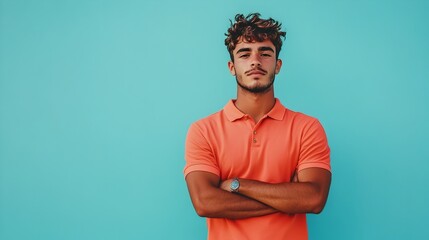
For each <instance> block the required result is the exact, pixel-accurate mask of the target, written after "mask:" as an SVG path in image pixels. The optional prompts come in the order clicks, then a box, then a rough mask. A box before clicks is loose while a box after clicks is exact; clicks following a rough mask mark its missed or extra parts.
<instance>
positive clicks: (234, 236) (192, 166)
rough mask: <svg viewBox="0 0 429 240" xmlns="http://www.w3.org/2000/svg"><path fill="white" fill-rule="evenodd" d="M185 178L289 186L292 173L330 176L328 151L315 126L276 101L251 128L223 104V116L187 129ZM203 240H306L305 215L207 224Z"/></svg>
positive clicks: (231, 103)
mask: <svg viewBox="0 0 429 240" xmlns="http://www.w3.org/2000/svg"><path fill="white" fill-rule="evenodd" d="M185 159H186V166H185V169H184V174H185V177H186V175H187V174H188V173H190V172H193V171H206V172H210V173H214V174H216V175H218V176H219V177H220V178H221V180H225V179H230V178H234V177H238V178H247V179H253V180H258V181H262V182H268V183H280V182H290V181H291V179H292V177H293V176H294V173H295V171H300V170H302V169H306V168H311V167H318V168H323V169H326V170H329V171H330V170H331V167H330V149H329V146H328V142H327V139H326V134H325V132H324V130H323V127H322V125H321V124H320V123H319V121H318V120H317V119H315V118H313V117H310V116H307V115H304V114H302V113H298V112H294V111H291V110H289V109H287V108H285V107H284V106H283V105H282V104H281V103H280V101H279V100H278V99H276V103H275V105H274V107H273V108H272V109H271V111H270V112H269V113H268V114H266V115H265V116H264V117H263V118H261V120H260V121H259V122H258V123H257V124H256V123H255V122H254V121H253V119H252V118H251V117H250V116H248V115H246V114H244V113H242V112H241V111H240V110H238V109H237V108H236V107H235V105H234V100H231V101H229V102H228V104H227V105H226V106H225V107H224V109H223V110H221V111H219V112H217V113H215V114H212V115H210V116H208V117H206V118H204V119H201V120H199V121H197V122H195V123H193V124H192V125H191V127H190V128H189V131H188V136H187V139H186V150H185ZM207 226H208V239H209V240H230V239H231V240H241V239H246V240H247V239H248V240H251V239H258V240H260V239H270V240H277V239H279V240H280V239H282V240H284V239H294V240H299V239H307V238H308V234H307V224H306V217H305V214H293V215H290V214H283V213H274V214H269V215H266V216H261V217H252V218H247V219H239V220H232V219H226V218H207Z"/></svg>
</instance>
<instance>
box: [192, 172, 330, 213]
mask: <svg viewBox="0 0 429 240" xmlns="http://www.w3.org/2000/svg"><path fill="white" fill-rule="evenodd" d="M231 181H232V179H227V180H225V181H223V182H222V181H221V180H220V178H219V177H218V176H217V175H215V174H213V173H209V172H203V171H195V172H191V173H189V174H188V175H187V176H186V183H187V185H188V190H189V194H190V196H191V200H192V203H193V205H194V208H195V210H196V212H197V214H198V215H199V216H201V217H209V218H230V219H241V218H249V217H257V216H263V215H267V214H271V213H276V212H282V213H286V214H294V213H320V212H321V211H322V210H323V207H324V206H325V203H326V199H327V197H328V193H329V187H330V184H331V173H330V172H329V171H328V170H325V169H322V168H307V169H303V170H301V171H299V172H298V173H297V175H296V176H295V178H294V181H293V182H284V183H277V184H271V183H264V182H260V181H255V180H249V179H240V188H239V192H238V193H231V192H229V186H230V182H231Z"/></svg>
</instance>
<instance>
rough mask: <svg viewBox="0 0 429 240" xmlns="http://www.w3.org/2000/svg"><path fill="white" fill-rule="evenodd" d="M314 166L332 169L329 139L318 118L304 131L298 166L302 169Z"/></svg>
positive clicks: (299, 169)
mask: <svg viewBox="0 0 429 240" xmlns="http://www.w3.org/2000/svg"><path fill="white" fill-rule="evenodd" d="M312 167H317V168H323V169H326V170H328V171H331V164H330V148H329V146H328V140H327V138H326V133H325V130H324V129H323V127H322V125H321V124H320V122H319V121H318V120H315V121H313V122H312V123H311V124H309V126H308V127H307V128H305V129H304V131H303V134H302V139H301V148H300V152H299V160H298V167H297V168H298V171H301V170H303V169H306V168H312Z"/></svg>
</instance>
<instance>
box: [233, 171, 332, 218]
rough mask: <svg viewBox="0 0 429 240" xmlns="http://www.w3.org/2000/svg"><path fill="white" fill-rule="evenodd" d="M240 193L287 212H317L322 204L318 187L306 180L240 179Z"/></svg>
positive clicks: (321, 207)
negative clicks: (275, 181)
mask: <svg viewBox="0 0 429 240" xmlns="http://www.w3.org/2000/svg"><path fill="white" fill-rule="evenodd" d="M240 194H241V195H243V196H247V197H249V198H252V199H255V200H257V201H260V202H262V203H265V204H267V205H269V206H271V207H272V208H275V209H277V210H279V211H281V212H283V213H288V214H293V213H319V212H321V211H322V209H323V206H324V200H323V199H322V196H321V194H320V189H319V187H318V186H317V184H314V183H308V182H303V183H279V184H269V183H263V182H258V181H253V180H247V179H241V180H240Z"/></svg>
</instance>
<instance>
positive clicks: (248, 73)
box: [246, 68, 267, 76]
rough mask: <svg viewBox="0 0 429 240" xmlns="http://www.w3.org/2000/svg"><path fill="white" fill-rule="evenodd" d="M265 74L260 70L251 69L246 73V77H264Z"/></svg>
mask: <svg viewBox="0 0 429 240" xmlns="http://www.w3.org/2000/svg"><path fill="white" fill-rule="evenodd" d="M266 73H267V72H266V71H265V70H263V69H261V68H258V69H251V70H249V71H247V72H246V75H247V76H252V75H265V74H266Z"/></svg>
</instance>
